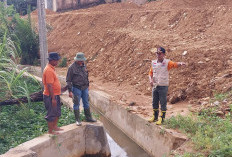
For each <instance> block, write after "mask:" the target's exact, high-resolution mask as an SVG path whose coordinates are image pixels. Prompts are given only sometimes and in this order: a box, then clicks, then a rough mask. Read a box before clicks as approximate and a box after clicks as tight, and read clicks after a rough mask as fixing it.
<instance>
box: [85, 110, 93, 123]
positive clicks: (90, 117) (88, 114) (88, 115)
mask: <svg viewBox="0 0 232 157" xmlns="http://www.w3.org/2000/svg"><path fill="white" fill-rule="evenodd" d="M84 112H85V119H86V121H87V122H96V120H95V119H93V118H92V115H91V112H90V108H88V109H84Z"/></svg>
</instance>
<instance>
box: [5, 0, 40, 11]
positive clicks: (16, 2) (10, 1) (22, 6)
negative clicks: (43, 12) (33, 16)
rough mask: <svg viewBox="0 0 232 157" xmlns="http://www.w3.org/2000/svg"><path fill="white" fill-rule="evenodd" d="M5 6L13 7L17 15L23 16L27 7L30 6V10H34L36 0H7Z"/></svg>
mask: <svg viewBox="0 0 232 157" xmlns="http://www.w3.org/2000/svg"><path fill="white" fill-rule="evenodd" d="M1 1H4V0H1ZM7 5H13V6H14V8H15V10H16V12H17V13H19V14H20V15H25V14H27V8H28V7H29V6H31V10H35V9H36V7H37V0H7Z"/></svg>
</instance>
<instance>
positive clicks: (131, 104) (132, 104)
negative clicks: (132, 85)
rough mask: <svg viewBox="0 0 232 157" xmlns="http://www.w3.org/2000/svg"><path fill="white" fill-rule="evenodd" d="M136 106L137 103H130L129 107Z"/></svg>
mask: <svg viewBox="0 0 232 157" xmlns="http://www.w3.org/2000/svg"><path fill="white" fill-rule="evenodd" d="M135 104H136V102H131V103H129V105H128V106H134V105H135Z"/></svg>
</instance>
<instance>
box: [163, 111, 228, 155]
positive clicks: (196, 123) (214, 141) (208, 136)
mask: <svg viewBox="0 0 232 157" xmlns="http://www.w3.org/2000/svg"><path fill="white" fill-rule="evenodd" d="M212 111H213V109H206V110H204V111H203V112H201V115H199V116H194V117H193V116H188V117H183V116H180V115H179V116H177V117H172V118H170V119H169V120H167V121H166V122H165V124H166V126H167V127H169V128H175V129H179V130H181V131H182V132H184V133H186V134H187V135H188V136H189V138H191V140H192V142H193V143H194V145H195V148H194V149H195V150H196V151H198V152H201V153H198V154H191V153H185V154H184V155H183V156H184V157H194V156H197V157H198V156H209V157H219V156H220V157H229V156H232V147H231V146H232V133H231V131H232V123H231V122H232V115H231V113H229V114H227V115H226V117H225V118H224V119H222V118H220V117H218V116H216V114H214V113H213V112H212Z"/></svg>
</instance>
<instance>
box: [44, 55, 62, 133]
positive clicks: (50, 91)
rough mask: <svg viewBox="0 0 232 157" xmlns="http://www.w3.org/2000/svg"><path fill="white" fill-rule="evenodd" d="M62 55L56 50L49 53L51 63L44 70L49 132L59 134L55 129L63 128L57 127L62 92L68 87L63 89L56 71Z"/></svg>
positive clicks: (46, 117) (45, 102)
mask: <svg viewBox="0 0 232 157" xmlns="http://www.w3.org/2000/svg"><path fill="white" fill-rule="evenodd" d="M59 59H60V56H59V54H58V53H56V52H51V53H49V58H48V60H49V63H48V64H47V66H46V67H45V68H44V72H43V84H44V92H43V101H44V104H45V108H46V110H47V114H46V116H45V119H46V120H47V123H48V133H49V134H58V133H57V132H54V131H60V130H62V129H60V128H58V127H57V123H58V119H59V117H60V116H61V105H60V94H61V91H62V92H64V91H65V90H66V87H64V88H63V89H61V84H60V81H59V80H58V77H57V75H56V72H55V66H57V64H58V61H59Z"/></svg>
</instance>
